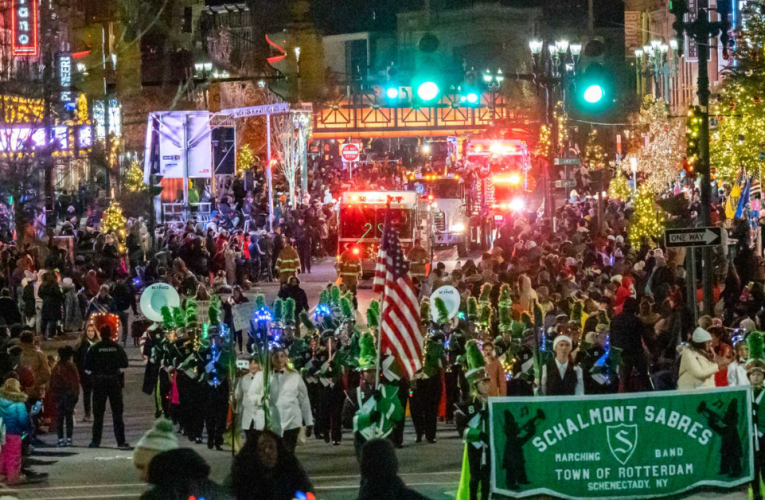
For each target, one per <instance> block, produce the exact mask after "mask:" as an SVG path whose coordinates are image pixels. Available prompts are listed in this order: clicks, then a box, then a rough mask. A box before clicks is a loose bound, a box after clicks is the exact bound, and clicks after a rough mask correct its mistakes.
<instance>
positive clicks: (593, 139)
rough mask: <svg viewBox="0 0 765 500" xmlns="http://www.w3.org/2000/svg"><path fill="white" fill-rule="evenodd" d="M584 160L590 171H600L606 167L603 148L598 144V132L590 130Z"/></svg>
mask: <svg viewBox="0 0 765 500" xmlns="http://www.w3.org/2000/svg"><path fill="white" fill-rule="evenodd" d="M584 159H585V161H586V162H587V166H588V167H589V169H590V170H600V169H602V168H604V167H605V166H606V154H605V153H604V152H603V146H601V145H600V143H599V142H598V131H597V129H592V130H591V131H590V135H589V136H588V138H587V147H586V148H585V150H584Z"/></svg>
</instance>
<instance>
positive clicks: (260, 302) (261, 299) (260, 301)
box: [255, 293, 266, 310]
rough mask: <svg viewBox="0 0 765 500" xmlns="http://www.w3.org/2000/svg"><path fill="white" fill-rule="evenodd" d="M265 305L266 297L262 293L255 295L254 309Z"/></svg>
mask: <svg viewBox="0 0 765 500" xmlns="http://www.w3.org/2000/svg"><path fill="white" fill-rule="evenodd" d="M265 307H266V297H265V295H263V294H262V293H259V294H257V295H256V296H255V309H258V310H259V309H263V308H265Z"/></svg>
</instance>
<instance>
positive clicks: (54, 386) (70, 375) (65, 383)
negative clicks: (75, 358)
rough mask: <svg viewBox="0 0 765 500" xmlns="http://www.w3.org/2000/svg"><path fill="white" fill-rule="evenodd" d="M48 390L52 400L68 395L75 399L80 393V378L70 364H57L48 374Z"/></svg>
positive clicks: (75, 366)
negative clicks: (51, 394)
mask: <svg viewBox="0 0 765 500" xmlns="http://www.w3.org/2000/svg"><path fill="white" fill-rule="evenodd" d="M50 390H51V392H52V393H53V397H54V398H58V397H59V396H61V395H64V394H70V395H72V396H74V398H75V399H76V398H77V396H78V395H79V393H80V376H79V374H78V373H77V365H75V364H74V363H72V362H66V363H57V364H56V366H54V367H53V370H52V371H51V373H50Z"/></svg>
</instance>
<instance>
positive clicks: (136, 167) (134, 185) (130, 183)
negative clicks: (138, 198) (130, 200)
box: [124, 161, 146, 193]
mask: <svg viewBox="0 0 765 500" xmlns="http://www.w3.org/2000/svg"><path fill="white" fill-rule="evenodd" d="M124 185H125V189H127V190H128V191H129V192H131V193H137V192H139V191H144V190H145V189H146V184H144V183H143V169H142V168H141V165H140V164H139V163H138V162H137V161H134V162H133V163H131V164H130V167H129V168H128V169H127V172H125V182H124Z"/></svg>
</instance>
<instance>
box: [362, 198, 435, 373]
mask: <svg viewBox="0 0 765 500" xmlns="http://www.w3.org/2000/svg"><path fill="white" fill-rule="evenodd" d="M373 292H374V293H382V294H383V300H382V319H381V321H380V325H381V328H380V332H381V335H382V338H381V340H380V349H381V353H382V354H383V355H384V354H386V353H388V352H390V353H392V354H393V355H394V356H395V358H396V359H397V360H398V362H399V363H400V364H401V366H402V367H403V368H404V369H405V370H406V372H407V374H408V376H409V378H412V377H413V376H414V374H415V373H417V372H418V371H419V370H421V369H422V343H423V338H422V334H421V333H420V308H419V304H418V302H417V292H416V290H415V289H414V285H413V284H412V278H411V276H409V262H407V260H406V258H405V257H404V252H403V250H402V249H401V243H400V242H399V240H398V235H397V234H396V232H395V230H392V228H391V224H390V210H388V213H387V214H386V217H385V228H384V230H383V236H382V244H381V245H380V253H378V254H377V266H376V268H375V280H374V286H373Z"/></svg>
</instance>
